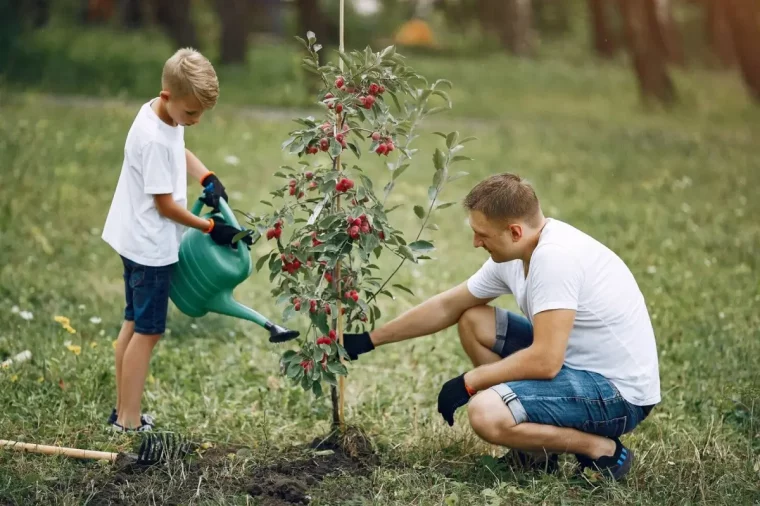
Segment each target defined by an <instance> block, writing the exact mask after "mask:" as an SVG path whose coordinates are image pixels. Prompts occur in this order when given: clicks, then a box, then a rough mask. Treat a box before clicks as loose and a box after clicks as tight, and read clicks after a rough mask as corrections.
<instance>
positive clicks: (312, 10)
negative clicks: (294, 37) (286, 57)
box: [296, 0, 328, 45]
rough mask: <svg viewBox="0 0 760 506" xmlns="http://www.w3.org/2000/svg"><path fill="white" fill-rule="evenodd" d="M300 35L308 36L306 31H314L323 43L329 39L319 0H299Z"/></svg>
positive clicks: (318, 39)
mask: <svg viewBox="0 0 760 506" xmlns="http://www.w3.org/2000/svg"><path fill="white" fill-rule="evenodd" d="M296 5H297V7H298V36H299V37H303V38H304V39H305V38H306V32H308V31H312V32H314V34H315V35H316V36H317V41H319V42H320V43H321V44H322V45H325V42H326V41H327V40H328V35H327V33H325V30H326V25H325V20H324V16H323V15H322V11H321V10H320V9H319V1H318V0H297V2H296Z"/></svg>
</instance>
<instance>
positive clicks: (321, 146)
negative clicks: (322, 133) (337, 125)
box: [319, 137, 330, 151]
mask: <svg viewBox="0 0 760 506" xmlns="http://www.w3.org/2000/svg"><path fill="white" fill-rule="evenodd" d="M329 148H330V141H329V140H327V139H326V138H324V137H323V138H322V139H320V140H319V149H321V150H322V151H327V150H328V149H329Z"/></svg>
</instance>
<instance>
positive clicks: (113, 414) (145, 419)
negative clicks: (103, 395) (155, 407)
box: [108, 408, 156, 427]
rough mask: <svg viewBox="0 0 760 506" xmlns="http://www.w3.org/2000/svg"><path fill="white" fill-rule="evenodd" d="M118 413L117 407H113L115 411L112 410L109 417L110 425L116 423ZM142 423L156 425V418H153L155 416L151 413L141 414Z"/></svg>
mask: <svg viewBox="0 0 760 506" xmlns="http://www.w3.org/2000/svg"><path fill="white" fill-rule="evenodd" d="M116 420H117V415H116V408H113V411H111V416H109V417H108V425H113V424H115V423H116ZM140 424H142V425H150V426H151V427H155V426H156V422H155V420H153V417H152V416H150V415H145V414H143V415H140Z"/></svg>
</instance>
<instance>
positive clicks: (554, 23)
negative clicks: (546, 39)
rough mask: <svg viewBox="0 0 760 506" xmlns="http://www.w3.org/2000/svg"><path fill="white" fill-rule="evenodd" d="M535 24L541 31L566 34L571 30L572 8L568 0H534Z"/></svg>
mask: <svg viewBox="0 0 760 506" xmlns="http://www.w3.org/2000/svg"><path fill="white" fill-rule="evenodd" d="M534 2H535V13H536V14H535V26H536V27H537V29H539V30H540V31H542V32H543V31H544V30H545V31H546V32H547V33H553V34H565V33H568V32H569V31H570V10H569V5H570V4H569V3H568V1H567V0H534Z"/></svg>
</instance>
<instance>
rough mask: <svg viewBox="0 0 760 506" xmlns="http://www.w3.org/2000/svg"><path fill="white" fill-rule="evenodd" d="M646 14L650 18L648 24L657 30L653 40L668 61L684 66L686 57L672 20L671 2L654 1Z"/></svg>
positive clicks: (668, 0) (666, 0) (667, 0)
mask: <svg viewBox="0 0 760 506" xmlns="http://www.w3.org/2000/svg"><path fill="white" fill-rule="evenodd" d="M647 14H648V15H649V16H651V19H650V21H649V22H650V24H651V25H652V26H654V27H656V28H657V30H656V37H655V39H656V40H657V43H658V44H659V46H660V49H661V50H662V51H663V52H664V53H665V55H666V56H667V58H668V61H669V62H671V63H675V64H676V65H681V66H683V65H685V64H686V56H685V55H684V51H683V44H681V37H680V35H679V33H678V27H676V22H675V19H673V7H672V4H671V0H654V2H653V7H652V8H649V9H647Z"/></svg>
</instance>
